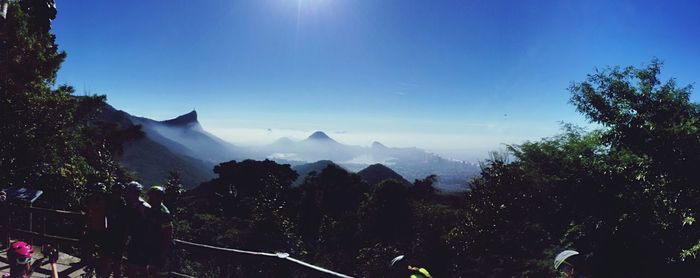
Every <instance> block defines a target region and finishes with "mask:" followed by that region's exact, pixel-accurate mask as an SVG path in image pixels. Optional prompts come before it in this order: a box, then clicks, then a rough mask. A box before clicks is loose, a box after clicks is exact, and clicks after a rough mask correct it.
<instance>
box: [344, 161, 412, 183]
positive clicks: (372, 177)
mask: <svg viewBox="0 0 700 278" xmlns="http://www.w3.org/2000/svg"><path fill="white" fill-rule="evenodd" d="M357 174H358V175H360V176H361V177H362V180H364V181H365V182H366V183H367V184H369V185H377V184H379V183H381V182H382V181H384V180H388V179H393V180H396V181H398V182H400V183H402V184H404V185H410V184H411V183H410V182H408V181H407V180H406V179H404V178H403V177H402V176H401V175H399V174H398V173H396V172H394V170H391V168H389V167H386V166H384V165H382V164H372V165H370V166H368V167H367V168H365V169H363V170H362V171H359V172H357Z"/></svg>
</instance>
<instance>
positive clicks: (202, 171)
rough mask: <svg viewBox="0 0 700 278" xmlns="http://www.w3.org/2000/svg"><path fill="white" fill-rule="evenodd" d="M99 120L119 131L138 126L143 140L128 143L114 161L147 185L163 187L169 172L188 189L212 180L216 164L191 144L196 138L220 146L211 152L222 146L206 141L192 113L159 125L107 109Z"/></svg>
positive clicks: (214, 140)
mask: <svg viewBox="0 0 700 278" xmlns="http://www.w3.org/2000/svg"><path fill="white" fill-rule="evenodd" d="M98 120H101V121H105V122H111V123H115V124H117V125H118V126H121V127H127V126H132V125H141V129H142V130H143V132H144V137H143V138H141V139H139V140H136V141H134V142H129V143H127V144H126V145H125V146H124V152H123V153H122V154H120V155H118V156H117V157H116V161H117V162H118V163H120V164H121V165H122V166H123V167H124V168H126V169H127V170H130V171H133V172H134V173H135V174H136V176H137V178H138V179H139V180H140V181H142V182H143V183H145V184H146V185H152V184H162V183H164V182H165V180H166V178H167V176H168V172H169V171H171V170H177V171H179V172H180V173H181V174H182V181H183V183H184V185H185V186H187V187H188V188H191V187H195V186H197V185H199V183H201V182H203V181H207V180H209V179H211V178H213V177H214V172H213V171H212V169H213V167H214V165H215V163H216V162H215V161H214V159H212V158H211V157H210V156H207V155H206V151H204V150H202V149H198V144H197V143H195V142H194V141H196V140H197V138H199V139H201V140H202V141H203V142H205V143H204V144H212V142H216V144H217V145H219V146H214V147H213V148H222V146H224V145H223V144H221V143H220V142H219V141H221V139H218V138H215V137H208V133H205V132H204V131H203V130H201V126H200V125H199V123H198V122H197V112H195V111H192V112H190V113H187V114H185V115H182V116H180V117H177V118H174V119H172V120H167V121H162V122H159V121H154V120H151V119H148V118H142V117H136V116H132V115H130V114H129V113H126V112H124V111H121V110H117V109H115V108H114V107H112V106H109V105H107V106H106V107H105V108H104V109H103V110H102V113H101V114H100V115H99V117H98ZM221 142H223V141H221ZM202 158H209V159H202Z"/></svg>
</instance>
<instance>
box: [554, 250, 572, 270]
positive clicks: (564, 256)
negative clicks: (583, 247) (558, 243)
mask: <svg viewBox="0 0 700 278" xmlns="http://www.w3.org/2000/svg"><path fill="white" fill-rule="evenodd" d="M574 255H578V252H576V251H574V250H564V251H562V252H561V253H559V254H558V255H557V257H556V258H554V269H558V268H559V266H560V265H561V264H562V263H564V261H565V260H566V259H568V258H569V257H571V256H574Z"/></svg>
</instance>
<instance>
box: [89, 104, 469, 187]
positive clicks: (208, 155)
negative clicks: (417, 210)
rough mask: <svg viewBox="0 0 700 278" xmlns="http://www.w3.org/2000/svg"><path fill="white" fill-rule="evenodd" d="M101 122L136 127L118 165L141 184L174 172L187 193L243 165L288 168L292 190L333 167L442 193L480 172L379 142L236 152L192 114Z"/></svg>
mask: <svg viewBox="0 0 700 278" xmlns="http://www.w3.org/2000/svg"><path fill="white" fill-rule="evenodd" d="M101 118H102V120H105V121H109V122H114V123H117V124H118V125H120V126H128V125H140V126H141V129H142V131H143V132H144V137H143V138H141V139H139V140H137V141H133V142H129V143H127V144H126V145H125V146H124V152H123V153H122V154H120V155H118V156H117V161H118V162H119V163H120V164H121V165H122V166H124V167H125V168H126V169H128V170H131V171H133V172H134V173H135V174H136V175H137V177H138V178H140V179H141V180H142V181H143V182H145V183H146V184H157V183H163V182H164V181H165V179H166V178H167V176H168V172H169V171H172V170H177V171H179V172H180V173H181V174H182V180H183V183H185V186H186V188H193V187H195V186H197V185H199V183H201V182H204V181H207V180H209V179H211V178H213V177H214V173H213V171H212V169H213V166H214V165H216V164H218V163H221V162H225V161H230V160H239V161H240V160H243V159H257V160H260V159H270V160H274V161H277V162H278V163H285V164H290V165H292V169H294V170H295V171H297V173H299V175H300V177H299V179H298V180H297V181H296V182H295V184H299V183H301V182H302V181H303V179H304V177H305V176H306V175H307V174H308V173H310V172H312V171H316V172H320V170H322V169H323V168H325V167H326V166H327V165H329V164H332V163H334V164H337V165H339V166H341V167H343V168H344V169H346V170H348V171H354V172H358V174H361V176H362V175H363V174H364V176H363V179H365V180H366V181H367V182H368V183H369V184H373V183H377V182H379V181H381V180H383V178H394V179H396V180H399V181H400V182H402V183H409V182H408V181H410V180H414V179H422V178H424V177H426V176H428V175H431V174H435V175H437V176H438V184H437V185H436V186H437V188H439V189H441V190H443V191H460V190H465V189H466V185H467V181H468V180H469V179H470V178H471V177H472V176H473V175H475V174H477V173H478V172H479V167H478V166H477V165H476V164H472V163H465V162H461V161H454V160H450V159H445V158H442V157H440V156H438V155H436V154H433V153H429V152H427V151H424V150H421V149H418V148H392V147H387V146H385V145H383V144H382V143H379V142H373V143H372V144H371V145H370V146H368V147H365V146H354V145H347V144H343V143H340V142H338V141H336V140H334V139H333V138H331V137H330V136H328V135H327V134H326V133H324V132H322V131H316V132H314V133H312V134H311V135H309V136H308V137H307V138H305V139H303V140H293V139H290V138H286V137H285V138H279V139H277V140H276V141H274V142H273V143H271V144H268V145H264V146H258V147H247V148H244V147H239V146H236V145H233V144H231V143H229V142H226V141H224V140H223V139H221V138H218V137H216V136H215V135H213V134H211V133H209V132H207V131H206V130H204V129H203V128H202V126H201V124H200V123H199V121H198V119H197V112H196V111H194V110H193V111H191V112H189V113H187V114H184V115H181V116H179V117H176V118H173V119H169V120H164V121H157V120H152V119H148V118H144V117H137V116H133V115H131V114H129V113H127V112H124V111H121V110H117V109H115V108H113V107H111V106H108V107H106V108H105V109H104V111H103V113H102V116H101ZM385 168H386V169H385ZM387 170H389V171H387ZM392 173H393V174H392ZM377 179H379V180H377Z"/></svg>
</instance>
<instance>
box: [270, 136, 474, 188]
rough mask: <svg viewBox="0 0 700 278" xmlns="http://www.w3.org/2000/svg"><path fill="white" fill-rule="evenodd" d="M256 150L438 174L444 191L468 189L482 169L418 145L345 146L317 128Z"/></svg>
mask: <svg viewBox="0 0 700 278" xmlns="http://www.w3.org/2000/svg"><path fill="white" fill-rule="evenodd" d="M256 153H257V154H258V156H262V157H265V158H269V159H273V160H275V161H279V162H281V163H290V164H303V163H308V162H311V161H319V160H331V161H333V162H334V163H336V164H338V165H341V166H343V167H345V168H346V169H348V170H350V171H356V172H357V171H360V170H362V169H365V168H367V166H369V165H373V164H377V163H379V164H383V166H385V167H387V168H390V169H391V170H393V171H395V172H396V173H398V174H399V175H400V176H402V177H404V178H405V179H407V180H409V181H410V180H414V179H423V178H425V177H427V176H429V175H432V174H435V175H437V176H438V184H437V185H436V187H437V188H439V189H440V190H441V191H444V192H451V191H463V190H466V189H467V187H466V186H467V182H468V181H469V179H471V177H473V176H474V175H476V174H478V173H479V171H480V168H479V166H478V165H476V164H474V163H466V162H463V161H456V160H450V159H446V158H443V157H441V156H439V155H437V154H433V153H429V152H427V151H425V150H422V149H418V148H392V147H387V146H386V145H384V144H382V143H380V142H376V141H375V142H372V144H371V145H370V146H369V147H362V146H352V145H345V144H342V143H340V142H338V141H336V140H334V139H333V138H331V137H330V136H328V134H326V133H324V132H322V131H316V132H314V133H312V134H311V135H309V137H307V138H306V139H304V140H301V141H293V140H291V139H289V138H283V139H279V140H277V141H275V142H274V143H272V144H270V145H268V146H264V147H260V148H258V149H257V150H256ZM294 161H296V162H294Z"/></svg>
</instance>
